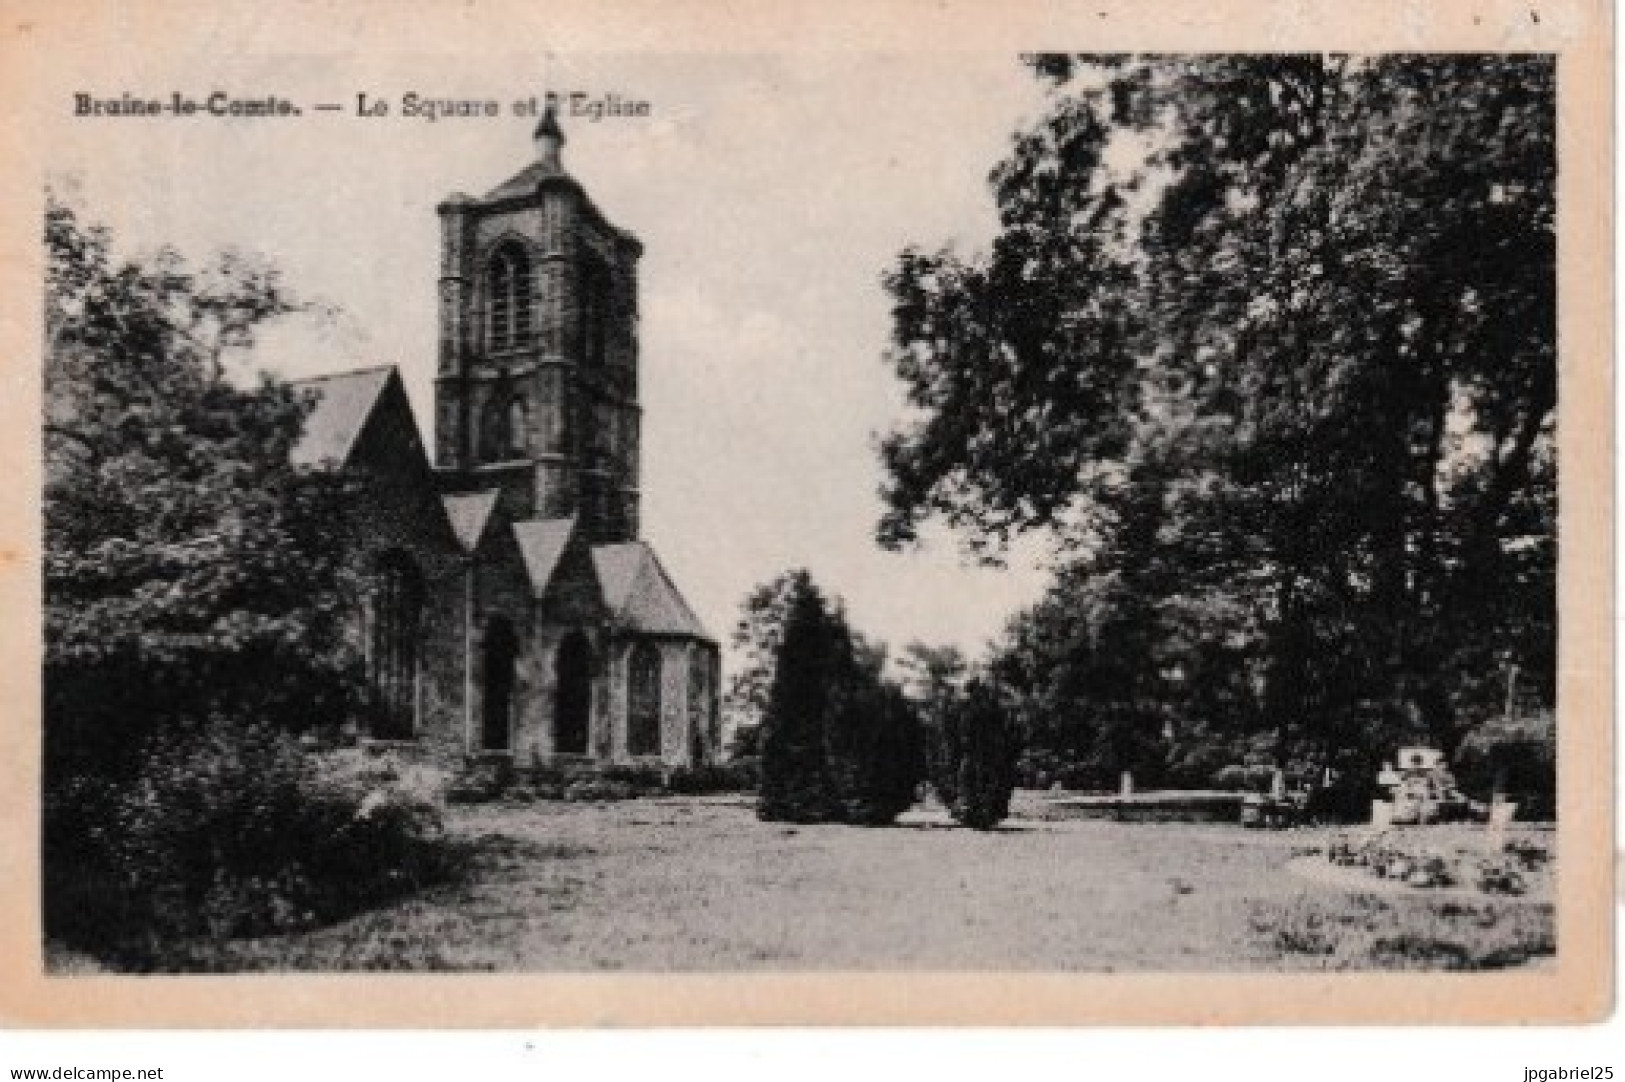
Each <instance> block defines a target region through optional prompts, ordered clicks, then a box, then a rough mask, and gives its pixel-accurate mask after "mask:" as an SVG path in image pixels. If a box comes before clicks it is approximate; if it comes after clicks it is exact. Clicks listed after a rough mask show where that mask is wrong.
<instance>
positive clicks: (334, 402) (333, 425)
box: [291, 365, 395, 469]
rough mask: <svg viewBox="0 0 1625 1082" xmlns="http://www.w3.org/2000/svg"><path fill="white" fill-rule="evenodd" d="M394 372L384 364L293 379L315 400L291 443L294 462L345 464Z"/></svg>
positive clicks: (330, 464)
mask: <svg viewBox="0 0 1625 1082" xmlns="http://www.w3.org/2000/svg"><path fill="white" fill-rule="evenodd" d="M394 374H395V370H394V368H392V367H390V366H388V365H384V366H380V367H378V368H364V369H360V370H358V371H354V372H338V373H335V374H333V375H331V376H317V377H315V378H313V379H307V380H299V381H296V382H295V383H294V386H295V387H297V388H299V389H300V390H302V391H306V392H308V393H309V394H310V395H311V397H312V398H313V399H314V401H313V402H312V403H311V410H310V413H309V414H308V415H307V416H306V417H305V427H304V432H303V433H302V434H301V435H300V437H299V441H298V442H297V443H295V444H294V446H293V451H292V453H291V458H292V459H293V462H294V465H296V466H327V467H329V468H336V469H343V468H344V467H345V466H347V465H348V464H349V461H350V455H351V453H352V452H353V451H354V449H355V445H356V442H357V440H359V439H360V437H361V431H362V429H363V428H365V427H366V424H367V421H368V420H370V419H371V417H372V413H373V410H374V409H375V408H376V407H377V405H378V400H379V399H380V398H381V397H382V396H383V393H384V388H385V387H386V386H387V385H388V383H389V380H390V377H391V376H393V375H394Z"/></svg>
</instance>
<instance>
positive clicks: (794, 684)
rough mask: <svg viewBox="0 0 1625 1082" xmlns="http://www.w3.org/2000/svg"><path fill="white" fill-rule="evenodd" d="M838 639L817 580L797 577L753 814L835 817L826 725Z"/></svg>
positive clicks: (805, 819)
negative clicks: (755, 811) (796, 586)
mask: <svg viewBox="0 0 1625 1082" xmlns="http://www.w3.org/2000/svg"><path fill="white" fill-rule="evenodd" d="M841 645H842V644H841V643H840V642H838V641H837V636H836V629H835V628H834V627H833V626H832V622H831V620H830V617H829V613H828V611H827V609H826V608H825V606H824V599H823V597H822V596H821V595H820V594H819V593H818V590H817V588H816V587H814V586H813V585H812V584H811V582H810V581H808V582H803V583H800V584H798V588H797V589H796V591H795V593H794V595H793V596H792V597H791V600H790V612H789V617H788V619H787V620H786V622H785V628H784V639H783V642H782V643H781V644H780V646H779V652H778V664H777V666H776V667H775V669H774V674H773V690H772V694H771V697H770V698H769V701H768V711H767V718H766V721H765V722H764V724H763V727H762V728H763V731H762V787H761V790H760V794H759V797H758V803H757V814H758V815H759V816H760V817H761V818H763V819H767V820H772V821H778V822H787V823H819V822H825V821H827V820H830V819H834V818H836V817H837V808H836V806H835V800H834V796H833V792H832V786H831V784H830V778H829V764H828V762H827V759H826V751H825V728H826V726H827V725H828V721H829V716H830V714H831V712H832V706H833V703H832V702H831V692H832V691H833V690H834V687H835V683H836V675H837V657H836V654H837V651H838V650H839V649H840V646H841Z"/></svg>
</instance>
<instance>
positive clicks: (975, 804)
mask: <svg viewBox="0 0 1625 1082" xmlns="http://www.w3.org/2000/svg"><path fill="white" fill-rule="evenodd" d="M938 738H939V740H940V741H941V747H940V750H939V751H938V754H937V756H936V759H937V762H938V763H939V764H940V765H939V768H938V771H937V773H936V775H935V777H934V778H933V784H934V786H935V788H936V790H937V795H938V797H939V798H940V799H941V800H942V802H943V804H944V805H946V806H947V808H948V810H949V812H950V813H951V814H952V815H953V817H954V818H955V819H956V820H958V821H959V822H961V823H963V824H965V825H966V826H968V827H972V828H974V829H976V830H990V829H992V828H993V827H995V826H997V825H998V824H999V823H1000V822H1002V821H1003V820H1004V819H1005V818H1006V817H1008V816H1009V814H1010V797H1011V794H1012V793H1013V792H1014V790H1015V784H1016V778H1015V761H1016V751H1017V737H1016V734H1015V731H1014V728H1013V726H1012V725H1011V722H1010V715H1009V711H1008V710H1007V708H1006V707H1005V705H1004V704H1003V703H1001V702H1000V699H999V692H998V689H997V688H996V687H994V686H993V685H991V684H988V683H986V682H984V681H981V680H973V681H971V682H970V684H969V685H968V686H967V687H966V688H965V692H964V695H963V696H962V697H960V698H959V699H958V700H956V702H955V703H954V704H953V706H952V707H951V708H950V710H949V711H948V717H947V722H946V724H945V725H944V726H943V728H942V729H941V731H940V733H939V734H938Z"/></svg>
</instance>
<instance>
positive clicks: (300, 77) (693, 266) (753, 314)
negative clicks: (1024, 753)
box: [53, 53, 1046, 653]
mask: <svg viewBox="0 0 1625 1082" xmlns="http://www.w3.org/2000/svg"><path fill="white" fill-rule="evenodd" d="M200 74H201V76H203V77H204V78H205V79H207V80H209V81H208V83H207V85H203V84H202V83H200ZM86 89H87V90H88V91H90V92H92V93H93V94H94V93H97V92H98V90H99V89H100V90H101V92H102V95H105V96H109V97H111V96H117V93H118V92H119V91H120V90H124V89H132V90H135V91H136V92H138V93H140V94H143V95H145V94H146V93H150V94H152V95H153V96H162V97H167V96H168V94H169V93H170V92H171V91H175V90H179V91H181V92H183V93H185V94H189V95H192V96H194V97H199V98H201V97H204V96H206V95H207V94H208V93H210V92H212V91H214V90H224V91H226V92H227V93H229V94H233V95H242V96H245V97H248V96H263V95H265V94H276V95H280V96H282V97H286V98H288V99H289V100H291V101H293V102H294V103H296V104H298V105H300V106H301V107H302V108H304V109H305V114H304V115H303V116H301V117H298V118H287V119H236V120H232V119H176V118H128V117H124V118H96V119H90V120H84V121H80V122H78V123H74V124H62V125H57V126H56V127H55V128H54V131H55V132H56V133H58V135H59V136H60V138H59V141H58V142H57V144H56V146H55V148H54V152H53V172H54V173H55V174H57V175H59V176H70V177H72V178H73V181H72V186H73V187H74V189H75V190H76V194H77V197H78V198H79V199H80V200H81V201H82V204H83V208H84V211H85V213H86V214H87V215H88V216H89V217H91V218H93V219H97V220H100V221H102V222H104V223H106V224H107V225H109V226H110V227H112V229H113V230H114V232H115V234H116V236H117V237H118V238H119V241H120V244H121V246H122V247H123V248H124V249H125V250H126V251H139V250H143V249H147V248H151V247H153V246H156V245H158V244H165V243H167V244H172V245H174V246H175V247H177V248H178V249H180V250H181V251H182V252H183V253H185V254H186V255H188V256H189V257H191V258H193V259H194V260H202V259H204V258H206V257H207V256H208V255H209V254H210V253H212V252H214V251H216V250H218V249H221V248H223V247H227V246H236V247H240V248H245V249H249V250H252V251H256V252H259V253H263V254H264V255H265V256H266V257H268V258H269V259H270V260H272V261H273V262H274V263H275V264H276V265H277V266H278V267H280V269H281V270H282V272H283V274H284V276H285V278H286V281H287V282H288V284H289V285H290V286H291V287H292V288H293V289H295V290H296V291H297V292H299V293H301V294H303V295H305V296H307V297H315V298H320V299H322V300H324V301H327V302H330V303H331V304H333V305H335V306H336V307H337V308H338V309H339V310H340V311H341V312H342V313H343V314H342V316H341V318H340V319H339V321H338V322H337V323H336V324H334V325H330V326H326V327H312V326H310V325H301V326H290V327H287V328H284V329H281V330H278V331H277V332H275V333H272V334H270V335H267V336H265V337H264V339H263V340H262V342H261V344H260V348H259V349H258V350H257V351H256V353H255V355H254V357H253V358H252V361H251V363H252V364H254V365H256V366H260V367H265V368H269V369H271V370H272V371H275V372H278V373H280V374H282V375H285V376H290V377H296V376H304V375H312V374H317V373H321V372H331V371H338V370H342V369H345V368H351V367H356V366H361V365H370V364H381V363H392V364H397V365H399V366H400V369H401V372H402V375H403V377H404V378H405V381H406V385H407V387H408V390H409V392H410V394H411V396H412V400H413V405H414V408H415V411H416V413H417V417H418V422H419V424H420V426H421V427H422V428H423V429H424V431H425V434H426V435H427V433H428V431H429V427H430V425H431V424H432V420H433V410H432V402H433V390H432V382H431V381H432V377H433V372H434V363H435V342H436V337H435V336H436V326H435V319H436V301H435V294H436V276H437V274H438V243H439V234H438V231H439V223H438V220H437V218H436V216H435V213H434V207H435V205H436V204H437V203H438V202H439V201H441V200H442V199H443V198H445V197H446V196H447V195H449V194H451V193H452V192H454V191H463V192H467V193H470V194H475V195H478V194H482V193H484V192H485V191H487V190H489V189H490V188H491V187H494V186H495V185H496V184H498V183H500V182H501V181H502V180H504V179H506V178H507V177H508V176H510V175H512V174H513V173H515V172H518V171H519V170H520V169H521V168H523V167H524V166H525V164H526V163H527V162H528V161H530V160H531V157H532V156H533V154H534V150H533V146H532V143H531V139H530V133H531V129H532V127H533V126H534V121H533V120H531V119H528V118H525V117H522V116H515V115H513V109H512V106H513V103H514V102H516V101H518V100H522V99H527V98H529V97H531V96H533V95H538V94H541V93H543V92H545V91H548V90H553V91H558V92H561V93H563V94H570V93H572V92H581V93H585V94H587V95H589V96H590V97H593V98H601V97H603V96H605V95H609V94H614V95H617V96H618V97H620V98H621V99H623V100H628V101H645V102H648V103H649V110H648V112H649V115H648V116H647V117H606V118H604V119H602V120H597V121H594V120H592V119H590V118H588V117H582V116H571V115H568V113H567V114H566V115H565V116H563V117H562V118H561V119H562V123H563V127H564V131H565V136H566V146H565V148H564V165H565V168H566V169H567V170H568V171H569V172H570V173H572V174H573V175H574V176H575V177H576V178H577V179H578V180H579V181H580V182H581V183H582V184H583V185H584V186H585V188H586V189H587V191H588V193H589V195H590V196H591V198H592V199H593V200H594V202H595V203H596V204H597V206H598V207H599V209H600V210H601V211H603V212H604V214H605V215H606V216H607V217H608V218H609V219H610V220H611V221H612V222H614V223H615V224H617V225H619V226H621V227H622V228H625V229H628V230H630V231H631V232H633V233H634V234H636V235H637V236H638V237H639V238H640V239H641V240H642V241H643V242H644V245H645V254H644V257H643V260H642V265H641V268H640V273H641V279H640V284H641V304H642V322H641V326H640V340H641V350H642V352H641V366H642V368H641V371H642V387H641V390H642V396H643V397H642V403H643V408H644V431H643V456H644V457H643V493H644V494H643V534H644V536H645V538H646V539H648V540H650V541H651V542H652V543H653V544H654V545H655V547H656V550H657V551H658V552H659V553H660V555H661V559H662V561H663V562H664V563H665V565H666V566H667V568H668V570H669V571H670V572H671V573H672V575H673V577H674V578H675V579H676V580H677V582H678V584H679V586H680V587H681V588H682V590H683V592H684V593H685V595H686V596H687V598H688V600H689V602H690V604H691V605H692V606H693V607H694V609H695V610H696V612H697V613H698V614H699V616H700V618H701V619H702V621H704V622H705V624H706V625H707V626H708V627H709V628H710V629H711V631H712V633H713V634H715V635H717V636H718V637H719V638H722V639H726V638H727V636H728V634H729V632H730V630H731V628H732V626H733V623H734V622H735V620H736V618H737V614H738V610H739V604H740V601H741V600H742V599H743V597H744V596H745V594H746V593H747V592H748V591H749V590H750V589H751V588H752V587H753V586H755V585H756V584H758V583H760V582H763V581H766V580H768V579H770V578H772V577H773V576H774V575H776V574H778V573H779V572H781V571H783V570H785V569H788V568H792V567H806V568H808V569H810V570H811V572H812V574H813V576H814V578H815V580H816V581H818V582H819V583H820V584H821V585H822V586H823V587H825V589H827V590H828V591H830V592H833V593H835V594H838V595H840V596H842V597H843V598H844V599H845V601H846V603H847V607H848V613H849V616H850V618H851V621H852V623H853V625H854V626H855V627H856V628H857V629H858V630H860V631H862V632H864V633H865V634H866V635H871V636H874V637H878V638H880V639H882V640H884V641H886V642H888V643H890V644H892V646H893V648H894V652H895V651H896V650H897V649H899V648H901V647H902V646H903V645H904V644H906V643H907V642H909V641H911V640H916V639H917V640H921V641H925V642H930V643H953V644H956V645H959V646H961V647H962V648H964V649H966V650H968V651H970V652H972V653H975V652H977V651H979V650H980V649H981V648H982V646H983V645H984V643H985V642H986V641H987V640H988V639H989V638H991V637H993V636H994V635H996V634H997V633H998V631H999V629H1000V628H1001V627H1002V625H1003V623H1004V621H1005V620H1006V619H1007V618H1008V617H1009V616H1010V615H1011V614H1012V613H1013V612H1014V611H1015V610H1016V609H1018V608H1019V607H1020V606H1022V605H1024V604H1026V603H1029V602H1031V601H1032V600H1034V599H1035V598H1036V597H1037V596H1038V594H1039V593H1040V591H1041V590H1042V587H1043V584H1044V582H1045V581H1046V578H1045V575H1044V574H1043V572H1042V570H1041V563H1042V546H1041V545H1040V544H1030V545H1025V546H1023V547H1022V549H1021V550H1020V551H1019V552H1017V553H1016V554H1014V555H1013V557H1012V559H1011V560H1010V562H1009V565H1008V566H1007V567H1006V568H1003V569H987V568H978V567H975V566H973V565H972V564H971V562H970V561H969V560H968V559H967V558H966V557H964V556H963V554H962V551H961V549H960V547H959V545H958V544H957V542H956V539H955V538H953V537H952V536H950V535H948V534H947V533H946V532H945V531H927V533H926V539H925V544H924V546H923V547H922V548H920V549H919V550H917V551H911V552H905V553H888V552H884V551H882V550H881V549H879V548H878V547H877V546H876V545H875V544H874V541H873V536H874V527H875V524H876V521H877V519H878V517H879V514H880V511H881V506H880V500H879V497H878V494H877V493H878V487H879V485H880V483H881V481H882V473H881V469H880V466H879V463H878V459H877V456H876V453H875V445H876V441H877V438H878V434H879V433H881V432H883V431H885V430H886V429H888V428H889V427H891V426H892V425H893V424H894V423H896V421H897V420H898V419H899V418H900V417H901V416H902V411H903V402H902V395H901V387H900V385H899V384H898V383H897V381H896V379H895V377H894V376H893V375H892V374H891V372H890V370H889V368H888V367H887V366H886V365H885V364H884V363H883V361H882V355H883V352H884V350H885V347H886V342H887V334H888V330H889V309H888V303H887V298H886V294H885V292H884V290H883V289H882V288H881V277H882V274H883V273H884V272H885V270H886V269H887V268H888V266H890V265H891V264H892V262H893V261H894V260H895V257H896V255H897V253H898V252H899V251H901V250H902V249H903V248H904V247H905V246H908V245H911V244H914V245H919V246H922V247H926V248H936V247H939V246H941V245H944V244H952V245H953V246H954V247H955V248H956V249H957V250H958V251H960V252H961V253H965V254H969V253H974V252H977V251H980V250H983V249H985V247H986V245H987V243H988V241H989V240H990V238H991V237H992V236H993V235H994V232H995V231H996V228H997V219H996V215H995V211H994V207H993V202H992V198H991V195H990V193H989V189H988V185H987V174H988V171H989V170H990V168H991V167H992V166H993V165H994V163H995V162H997V161H998V160H999V158H1001V157H1002V156H1003V154H1004V152H1005V151H1006V149H1007V148H1008V146H1009V145H1010V139H1011V136H1012V134H1013V133H1014V132H1015V131H1016V130H1017V129H1018V128H1019V127H1021V126H1023V125H1024V123H1026V122H1027V121H1030V120H1032V119H1035V118H1036V117H1037V116H1038V115H1039V112H1040V110H1041V109H1042V106H1043V97H1042V89H1041V87H1040V85H1039V84H1038V82H1037V81H1036V80H1035V79H1034V78H1033V77H1032V76H1031V75H1030V74H1029V73H1028V72H1027V71H1026V69H1025V68H1023V66H1022V65H1021V64H1020V63H1019V61H1018V59H1017V58H1016V57H1015V56H1011V55H1006V54H999V55H975V54H963V53H961V54H954V55H942V56H936V57H921V56H919V55H917V54H916V55H908V56H895V55H893V56H886V55H863V54H850V53H845V54H802V55H779V54H776V55H772V56H762V57H752V56H714V57H707V56H691V55H684V56H677V55H673V56H650V55H647V54H645V55H639V56H636V57H616V56H593V57H580V56H569V57H565V56H557V55H554V56H539V57H512V58H508V59H501V58H499V59H495V60H492V59H490V58H485V59H482V60H481V61H480V63H479V64H478V65H477V66H475V65H472V64H470V65H466V66H460V65H459V63H458V62H457V61H455V60H448V59H447V58H444V57H440V58H434V59H432V60H428V59H425V60H423V61H422V62H414V61H413V60H412V59H411V58H409V57H408V58H401V57H397V58H394V59H382V58H376V57H375V58H372V59H370V60H366V59H359V58H348V59H345V60H344V61H342V62H340V61H338V60H335V59H331V58H315V57H311V58H304V57H277V58H245V57H238V58H222V59H220V60H218V61H216V62H215V64H214V67H213V70H208V69H207V68H205V69H203V70H202V71H201V72H200V70H199V68H198V67H197V65H196V64H195V63H194V64H192V65H191V66H190V67H189V69H188V73H187V76H186V81H185V82H184V83H180V82H179V81H178V77H177V78H171V77H169V76H168V74H167V73H164V72H161V71H137V72H117V73H112V72H110V73H109V75H108V82H107V84H106V86H105V87H104V88H97V87H87V88H86ZM361 93H366V94H367V95H368V99H369V101H374V102H377V101H382V102H385V103H387V104H388V106H389V108H390V113H389V115H387V116H382V117H369V118H362V117H359V116H357V115H356V102H357V96H358V95H359V94H361ZM408 93H416V94H418V95H419V96H420V97H427V98H434V99H440V98H475V99H481V100H485V99H489V100H493V101H496V102H497V103H498V105H499V110H500V115H499V116H497V117H494V118H485V117H480V118H473V119H460V118H449V119H441V120H436V121H432V122H431V121H429V120H427V119H424V118H422V117H415V118H414V117H406V116H403V115H401V104H402V98H403V97H404V95H406V94H408ZM99 96H101V95H99ZM317 102H334V103H339V104H342V105H343V106H344V109H343V110H342V111H340V112H336V113H317V112H314V111H313V110H311V109H310V105H312V104H314V103H317ZM430 445H431V446H432V441H431V444H430Z"/></svg>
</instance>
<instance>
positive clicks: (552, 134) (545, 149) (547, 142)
mask: <svg viewBox="0 0 1625 1082" xmlns="http://www.w3.org/2000/svg"><path fill="white" fill-rule="evenodd" d="M558 105H559V96H558V95H557V94H553V93H549V94H548V95H547V106H546V108H544V109H543V110H542V119H541V120H540V121H538V122H537V124H536V131H535V133H534V134H533V135H532V136H531V138H532V139H534V140H536V157H537V158H538V159H540V160H541V162H542V164H543V165H546V166H548V167H549V168H551V169H553V170H554V171H556V172H563V170H564V166H563V165H562V164H560V162H559V151H560V150H562V149H563V148H564V132H563V130H562V129H560V127H559V113H558Z"/></svg>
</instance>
